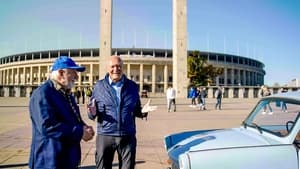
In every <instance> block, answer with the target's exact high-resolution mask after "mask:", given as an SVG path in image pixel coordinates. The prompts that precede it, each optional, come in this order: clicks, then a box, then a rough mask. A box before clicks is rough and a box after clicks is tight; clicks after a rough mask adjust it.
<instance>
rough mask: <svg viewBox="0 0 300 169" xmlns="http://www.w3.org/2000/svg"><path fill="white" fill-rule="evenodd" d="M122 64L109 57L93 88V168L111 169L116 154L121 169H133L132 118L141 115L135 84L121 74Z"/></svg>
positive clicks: (90, 105) (91, 104)
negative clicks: (95, 122)
mask: <svg viewBox="0 0 300 169" xmlns="http://www.w3.org/2000/svg"><path fill="white" fill-rule="evenodd" d="M122 68H123V61H122V59H121V58H120V57H119V56H111V57H110V58H109V61H108V64H107V74H106V75H105V77H104V79H102V80H98V81H97V83H96V84H95V86H94V90H93V92H92V97H91V98H90V104H89V105H88V107H87V112H88V116H89V118H90V119H92V120H94V119H95V118H97V136H96V154H95V161H96V168H97V169H111V168H112V162H113V158H114V154H115V151H117V153H118V159H119V168H120V169H134V166H135V159H136V144H137V141H136V125H135V117H140V118H144V117H147V116H148V112H145V113H142V112H141V101H140V97H139V90H138V85H137V84H136V83H135V82H134V81H132V80H130V79H128V78H127V77H126V76H125V75H124V74H123V72H122Z"/></svg>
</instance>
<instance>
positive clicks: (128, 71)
mask: <svg viewBox="0 0 300 169" xmlns="http://www.w3.org/2000/svg"><path fill="white" fill-rule="evenodd" d="M130 74H131V72H130V63H128V64H127V77H128V78H129V79H131V77H130V76H131V75H130Z"/></svg>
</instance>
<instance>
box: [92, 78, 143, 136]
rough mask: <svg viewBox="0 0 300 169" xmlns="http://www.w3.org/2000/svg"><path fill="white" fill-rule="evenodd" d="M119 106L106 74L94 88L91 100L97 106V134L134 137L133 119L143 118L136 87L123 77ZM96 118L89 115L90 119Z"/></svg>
mask: <svg viewBox="0 0 300 169" xmlns="http://www.w3.org/2000/svg"><path fill="white" fill-rule="evenodd" d="M123 80H124V83H123V86H122V89H121V96H120V105H119V106H118V101H117V100H118V99H117V97H116V95H115V94H114V89H113V87H112V86H111V85H110V84H109V77H108V74H107V75H106V76H105V78H104V79H102V80H98V81H97V83H96V84H95V86H94V90H93V94H92V97H91V100H92V99H95V100H96V106H97V115H96V116H97V122H98V123H97V134H102V135H110V136H124V135H135V133H136V129H135V127H136V126H135V117H143V115H142V113H141V102H140V97H139V92H138V86H137V84H136V83H135V82H133V81H131V80H129V79H127V78H126V76H125V75H123ZM96 116H91V115H89V117H90V119H92V120H93V119H95V118H96Z"/></svg>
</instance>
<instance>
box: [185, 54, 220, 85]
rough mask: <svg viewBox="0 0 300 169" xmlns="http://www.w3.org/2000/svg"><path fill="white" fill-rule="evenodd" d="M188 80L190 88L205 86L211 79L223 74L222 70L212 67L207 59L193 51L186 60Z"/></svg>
mask: <svg viewBox="0 0 300 169" xmlns="http://www.w3.org/2000/svg"><path fill="white" fill-rule="evenodd" d="M187 62H188V78H189V79H190V85H192V86H206V85H208V84H209V83H211V82H212V79H214V78H215V77H217V76H219V75H221V74H223V69H222V68H216V67H213V66H212V65H211V64H208V63H207V59H206V58H204V57H201V56H200V52H199V51H193V52H192V54H191V55H190V56H188V59H187Z"/></svg>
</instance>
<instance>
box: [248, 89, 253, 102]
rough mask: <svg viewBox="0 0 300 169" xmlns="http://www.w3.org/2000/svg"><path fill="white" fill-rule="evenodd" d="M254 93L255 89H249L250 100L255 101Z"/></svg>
mask: <svg viewBox="0 0 300 169" xmlns="http://www.w3.org/2000/svg"><path fill="white" fill-rule="evenodd" d="M253 92H254V90H253V88H249V90H248V98H249V99H253V98H254V94H253Z"/></svg>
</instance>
